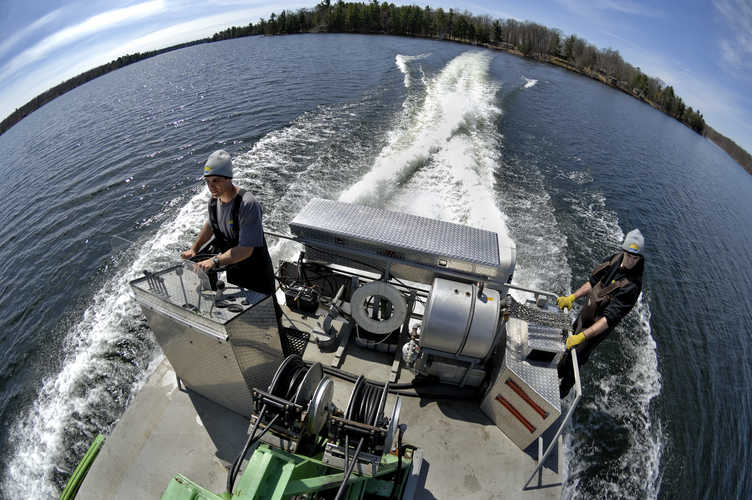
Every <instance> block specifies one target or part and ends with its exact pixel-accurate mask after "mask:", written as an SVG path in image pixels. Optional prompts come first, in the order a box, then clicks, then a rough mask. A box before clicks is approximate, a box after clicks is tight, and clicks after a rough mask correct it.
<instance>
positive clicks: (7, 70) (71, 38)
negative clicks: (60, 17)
mask: <svg viewBox="0 0 752 500" xmlns="http://www.w3.org/2000/svg"><path fill="white" fill-rule="evenodd" d="M165 11H166V5H165V2H164V0H152V1H149V2H144V3H140V4H136V5H132V6H130V7H125V8H122V9H115V10H110V11H107V12H103V13H102V14H97V15H96V16H93V17H90V18H88V19H87V20H85V21H84V22H82V23H79V24H77V25H75V26H70V27H68V28H65V29H62V30H60V31H58V32H56V33H54V34H52V35H50V36H48V37H47V38H45V39H44V40H42V41H40V42H39V43H37V44H36V45H34V46H32V47H30V48H28V49H26V50H24V51H23V52H21V53H20V54H18V55H17V56H16V57H14V58H13V59H11V60H10V61H9V62H8V63H7V64H6V65H5V66H4V67H3V68H2V71H0V80H4V79H5V78H7V77H8V76H9V75H12V74H13V73H16V72H17V71H19V70H20V69H22V68H24V67H25V66H28V65H30V64H33V63H35V62H36V61H38V60H40V59H42V58H43V57H45V56H47V55H48V54H50V53H51V52H53V51H55V50H58V49H60V48H61V47H64V46H66V45H70V44H72V43H74V42H76V41H77V40H80V39H81V38H84V37H86V36H89V35H92V34H94V33H98V32H100V31H104V30H108V29H111V28H113V27H115V26H118V25H121V24H129V23H134V22H136V21H140V20H142V19H144V18H147V17H152V16H155V15H157V14H160V13H163V12H165Z"/></svg>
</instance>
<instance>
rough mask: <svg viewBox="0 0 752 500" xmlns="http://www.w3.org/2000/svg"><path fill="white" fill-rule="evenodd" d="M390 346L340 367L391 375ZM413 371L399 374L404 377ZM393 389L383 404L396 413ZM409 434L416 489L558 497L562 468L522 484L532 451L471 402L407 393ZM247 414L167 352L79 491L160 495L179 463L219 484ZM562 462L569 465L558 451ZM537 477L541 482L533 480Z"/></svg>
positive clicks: (423, 495)
mask: <svg viewBox="0 0 752 500" xmlns="http://www.w3.org/2000/svg"><path fill="white" fill-rule="evenodd" d="M333 357H334V353H322V352H319V349H318V348H317V347H316V345H314V344H309V346H308V348H307V349H306V353H305V356H304V358H305V359H307V360H311V361H320V362H322V363H324V364H327V365H328V364H330V363H331V360H332V359H333ZM392 358H393V355H392V354H386V353H379V352H375V351H372V350H370V349H363V348H360V347H358V346H355V345H354V343H353V342H351V343H350V346H349V347H348V351H347V355H346V356H345V358H344V363H343V365H342V367H341V368H342V369H344V370H346V371H350V372H357V373H363V374H364V375H366V376H367V377H368V378H370V379H373V380H386V379H387V378H388V375H389V369H390V366H391V359H392ZM408 374H409V372H408V371H407V370H403V371H402V377H403V378H402V379H401V380H399V381H398V382H400V383H402V382H407V381H409V380H406V379H405V378H406V376H407V375H408ZM334 382H335V391H334V403H335V404H336V405H337V407H339V408H340V409H344V408H345V407H346V405H347V400H348V398H349V394H350V392H351V388H352V384H350V383H348V382H345V381H342V380H340V379H335V380H334ZM393 404H394V396H390V399H389V400H388V401H387V405H386V410H385V413H386V414H387V415H389V416H391V411H392V407H393ZM400 421H401V422H402V423H405V424H407V431H406V433H405V437H404V442H406V443H410V444H413V445H415V446H418V447H420V448H423V450H424V455H423V456H424V462H423V467H422V471H421V481H420V484H419V487H418V490H417V494H416V497H415V498H418V499H455V498H463V499H466V500H476V499H477V500H481V499H483V500H485V499H496V498H511V499H515V498H521V499H553V498H560V496H561V487H560V480H561V478H560V475H559V474H557V473H555V472H553V471H551V470H549V469H547V468H544V473H543V475H542V478H541V484H542V485H543V487H541V488H536V489H528V490H524V491H523V490H522V486H523V483H524V482H525V481H526V480H527V478H528V477H529V476H530V474H531V473H532V471H533V470H534V468H535V465H536V462H535V460H534V459H533V458H532V457H531V456H530V455H529V454H527V453H525V452H523V451H521V450H520V449H519V448H517V446H516V445H515V444H514V443H512V441H510V440H509V439H508V438H507V437H506V436H504V434H503V433H502V432H501V431H500V430H499V429H498V428H497V427H496V426H495V425H493V423H492V422H491V421H490V420H489V419H488V418H487V417H486V416H485V415H484V414H483V413H482V412H481V411H480V408H479V407H478V406H477V404H476V403H474V402H468V401H427V400H424V399H420V398H415V397H402V415H401V418H400ZM247 432H248V420H247V419H245V418H243V417H241V416H239V415H237V414H235V413H233V412H231V411H229V410H227V409H225V408H223V407H221V406H219V405H217V404H215V403H213V402H211V401H209V400H207V399H205V398H203V397H202V396H199V395H197V394H195V393H193V392H191V391H190V390H186V389H185V387H182V388H178V385H177V379H176V377H175V374H174V372H173V371H172V368H171V367H170V364H169V363H168V361H167V360H166V359H165V360H163V361H162V363H161V364H160V365H159V366H158V367H157V369H156V370H155V372H154V373H153V374H152V375H151V377H150V378H149V380H148V382H147V383H146V384H145V386H144V387H143V388H142V389H141V391H140V392H139V393H138V395H137V396H136V398H135V399H134V400H133V402H132V403H131V404H130V406H129V407H128V409H127V410H126V412H125V414H124V415H123V417H122V418H121V420H120V421H119V422H118V424H117V426H116V427H115V429H114V431H113V432H112V434H111V435H110V436H109V437H107V438H106V442H105V444H104V446H103V448H102V450H101V451H100V453H99V456H98V457H97V459H96V461H95V462H94V465H93V466H92V468H91V470H90V471H89V474H88V476H87V478H86V480H85V481H84V483H83V485H82V487H81V490H80V492H79V494H78V497H77V498H79V499H97V500H99V499H103V498H112V499H132V498H143V499H151V498H160V497H161V495H162V492H163V491H164V490H165V488H166V487H167V485H168V483H169V482H170V479H171V478H172V477H173V476H174V475H175V474H176V473H178V472H180V473H182V474H184V475H185V476H187V477H189V478H191V479H192V480H194V481H196V482H197V483H199V484H201V485H202V486H204V487H206V488H208V489H210V490H212V491H214V492H217V493H221V492H222V491H224V489H225V482H226V478H227V468H228V467H229V466H230V464H231V463H232V461H233V460H234V459H235V457H236V456H237V454H238V453H239V451H240V449H241V448H242V446H243V444H244V441H245V439H246V437H247ZM555 462H558V465H556V464H555V467H557V468H558V469H560V470H563V467H564V464H563V463H562V461H561V453H560V454H559V457H558V460H556V461H555ZM533 484H537V482H536V481H533Z"/></svg>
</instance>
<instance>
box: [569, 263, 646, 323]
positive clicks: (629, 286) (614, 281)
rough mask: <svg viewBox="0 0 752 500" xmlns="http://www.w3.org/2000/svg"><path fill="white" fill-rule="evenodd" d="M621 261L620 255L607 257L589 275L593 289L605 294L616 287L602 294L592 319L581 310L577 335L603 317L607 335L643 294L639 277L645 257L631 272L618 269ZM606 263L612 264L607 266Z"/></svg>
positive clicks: (640, 276)
mask: <svg viewBox="0 0 752 500" xmlns="http://www.w3.org/2000/svg"><path fill="white" fill-rule="evenodd" d="M612 261H613V263H612ZM621 261H622V256H621V252H619V253H617V254H613V255H610V256H609V257H607V258H605V259H604V260H603V261H602V262H601V264H600V265H598V266H597V267H596V268H595V269H594V270H593V272H592V273H591V275H590V285H591V286H592V287H593V288H595V287H596V286H597V285H598V284H600V287H601V288H602V289H606V290H607V289H608V287H609V285H610V286H611V287H612V288H614V287H615V289H613V290H612V291H611V292H609V293H607V294H605V295H606V296H605V297H603V300H602V301H601V302H600V303H599V304H598V305H597V306H596V307H595V309H594V311H593V314H592V317H590V318H588V317H587V316H588V314H587V312H588V311H586V309H587V307H584V308H583V311H582V312H581V313H580V317H578V321H582V324H581V325H577V328H576V329H577V331H581V330H584V329H585V328H587V327H589V326H591V325H592V324H593V323H595V321H597V320H598V319H600V318H602V317H605V318H606V321H607V322H608V331H607V332H604V333H606V334H607V333H610V331H611V330H613V328H614V327H615V326H616V325H617V324H619V322H620V321H621V320H622V318H624V316H626V315H627V314H628V313H629V311H631V310H632V308H633V307H634V305H635V303H636V302H637V299H638V297H639V296H640V292H641V291H642V273H643V271H644V269H645V257H643V256H640V260H639V261H638V262H637V264H636V265H635V266H634V267H633V268H632V269H624V268H622V267H620V266H621ZM608 263H612V264H611V265H608ZM620 284H621V285H620ZM619 285H620V286H619ZM601 335H603V334H601Z"/></svg>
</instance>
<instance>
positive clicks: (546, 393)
mask: <svg viewBox="0 0 752 500" xmlns="http://www.w3.org/2000/svg"><path fill="white" fill-rule="evenodd" d="M504 365H505V366H506V367H507V368H508V369H509V370H511V371H513V372H514V373H515V374H516V375H517V376H518V377H519V378H520V379H522V380H524V381H525V383H526V384H527V386H528V387H530V389H532V390H533V391H535V393H536V394H538V395H540V396H541V397H542V398H543V399H545V400H546V402H547V403H548V404H550V405H551V406H553V407H554V408H557V409H559V410H561V400H560V399H559V376H558V373H557V371H556V368H555V367H550V366H537V365H533V364H531V363H528V362H527V361H523V360H521V359H519V357H518V356H517V355H516V354H515V353H513V352H510V351H509V350H507V353H506V354H505V355H504Z"/></svg>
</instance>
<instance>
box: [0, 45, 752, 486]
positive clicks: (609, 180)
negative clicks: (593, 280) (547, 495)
mask: <svg viewBox="0 0 752 500" xmlns="http://www.w3.org/2000/svg"><path fill="white" fill-rule="evenodd" d="M218 148H224V149H226V150H228V151H229V152H230V153H231V154H233V156H234V157H235V169H236V180H237V182H238V184H240V185H241V186H243V187H246V188H248V189H250V190H251V191H252V192H254V193H255V194H256V196H257V197H258V199H259V200H260V201H261V202H262V204H263V206H264V208H265V221H264V222H265V226H266V228H267V229H268V230H273V231H279V232H286V230H287V222H289V220H290V219H291V218H292V217H293V216H294V215H295V214H296V213H297V211H298V210H299V209H300V208H302V207H303V206H304V205H305V204H306V202H307V201H308V200H309V199H310V198H311V197H313V196H318V197H325V198H332V199H340V200H344V201H353V202H358V203H363V204H368V205H372V206H377V207H385V208H389V209H395V210H403V211H407V212H410V213H414V214H418V215H424V216H430V217H436V218H440V219H443V220H447V221H452V222H460V223H466V224H470V225H473V226H477V227H483V228H487V229H491V230H494V231H497V232H499V233H502V234H506V235H509V236H510V237H511V238H513V239H514V240H515V242H516V244H517V255H518V263H517V269H516V272H515V281H516V282H517V283H519V284H522V285H527V286H531V287H536V288H543V289H548V290H553V291H556V292H560V293H568V292H569V291H571V290H574V289H576V288H577V287H579V285H580V284H581V283H582V282H583V281H584V280H585V279H586V277H587V275H588V272H589V270H590V269H591V268H592V267H593V266H594V265H595V264H596V263H597V262H598V261H599V260H600V259H601V258H602V257H604V256H606V255H608V254H610V253H611V252H613V251H614V250H615V248H616V247H617V246H618V244H619V243H620V241H621V239H622V238H623V236H624V234H625V233H626V232H628V231H629V230H631V229H633V228H634V227H639V228H640V230H641V231H642V232H643V234H644V235H645V241H646V243H645V247H646V256H647V257H646V264H647V265H646V274H645V285H644V292H643V295H642V297H641V299H640V301H639V302H638V305H637V306H636V307H635V309H634V311H633V312H632V313H631V314H630V315H629V316H628V317H627V318H625V320H624V321H623V322H622V323H621V324H620V326H619V327H618V328H617V330H616V332H615V333H614V334H613V335H612V336H611V337H610V338H609V339H607V340H606V341H605V342H603V343H602V344H601V346H600V347H599V349H598V350H597V351H596V354H595V355H594V356H592V357H591V360H590V362H589V363H588V365H586V366H585V367H584V369H583V384H584V398H583V401H582V403H581V407H580V408H579V409H578V410H577V412H576V414H575V418H574V421H573V423H572V425H571V426H570V427H569V428H568V430H567V434H566V448H567V449H566V453H567V456H568V458H569V469H568V471H567V474H566V483H565V486H564V496H565V497H572V498H591V497H594V496H597V497H603V496H609V497H612V498H621V497H628V498H646V497H647V498H655V497H662V498H674V497H689V498H697V497H716V498H742V497H749V496H750V495H752V474H750V469H752V467H751V466H750V464H752V458H751V457H750V447H749V443H750V442H752V425H751V422H750V417H751V416H752V396H751V395H752V363H750V361H749V360H750V358H751V356H752V338H751V337H752V334H751V333H750V332H751V330H752V329H751V328H750V325H752V299H751V298H750V296H749V293H748V291H749V290H750V288H752V252H750V250H749V249H750V247H752V176H750V175H749V174H747V173H746V172H744V171H743V170H742V168H741V167H739V166H738V165H737V164H735V163H734V162H733V161H732V160H731V159H730V158H729V157H728V156H727V155H726V154H725V153H723V152H722V151H721V150H720V149H718V148H717V147H715V146H714V145H713V144H711V143H710V142H708V141H707V140H705V139H703V138H702V137H700V136H699V135H697V134H695V133H694V132H692V131H691V130H689V129H688V128H686V127H685V126H683V125H681V124H679V123H678V122H676V121H675V120H672V119H670V118H668V117H666V116H664V115H663V114H661V113H659V112H657V111H655V110H653V109H652V108H650V107H648V106H646V105H644V104H642V103H640V102H638V101H637V100H635V99H632V98H630V97H628V96H626V95H624V94H622V93H620V92H618V91H615V90H614V89H611V88H608V87H605V86H603V85H600V84H598V83H596V82H594V81H592V80H589V79H586V78H583V77H580V76H577V75H573V74H570V73H567V72H566V71H564V70H561V69H559V68H555V67H551V66H548V65H543V64H538V63H535V62H531V61H528V60H524V59H520V58H517V57H514V56H511V55H508V54H504V53H499V52H494V51H489V50H484V49H477V48H473V47H470V46H465V45H459V44H454V43H448V42H447V43H445V42H436V41H430V40H418V39H405V38H394V37H382V36H356V35H352V36H348V35H304V36H288V37H269V38H264V37H258V38H244V39H236V40H228V41H224V42H220V43H214V44H208V45H199V46H195V47H189V48H186V49H182V50H179V51H175V52H171V53H168V54H164V55H161V56H159V57H155V58H152V59H148V60H145V61H141V62H139V63H137V64H134V65H131V66H128V67H126V68H123V69H121V70H118V71H115V72H113V73H110V74H108V75H105V76H103V77H101V78H98V79H96V80H94V81H92V82H89V83H87V84H86V85H83V86H82V87H79V88H77V89H75V90H74V91H72V92H70V93H68V94H66V95H64V96H62V97H60V98H58V99H56V100H55V101H53V102H51V103H49V104H47V105H46V106H44V107H43V108H41V109H40V110H38V111H36V112H35V113H33V114H32V115H31V116H29V117H27V118H26V119H24V120H23V121H22V122H20V123H19V124H17V125H16V126H14V127H13V128H12V129H11V130H9V131H8V132H6V133H5V134H4V135H2V136H0V175H1V176H2V179H3V180H2V185H1V186H0V199H2V200H3V210H2V211H1V212H0V242H2V243H0V245H1V246H0V261H1V262H3V264H4V265H3V266H2V275H1V276H2V282H1V283H0V422H2V424H0V458H1V459H0V496H1V497H3V498H11V497H18V496H25V497H29V498H55V497H56V496H57V495H58V494H59V492H60V488H61V486H62V485H63V484H64V483H65V481H66V480H67V477H68V476H69V474H70V473H71V471H72V469H73V468H74V467H75V465H76V463H77V462H78V460H79V459H80V458H81V456H82V455H83V453H84V452H85V450H86V448H87V446H88V444H89V443H90V442H91V440H92V439H93V438H94V436H95V435H96V434H97V433H98V432H104V433H107V432H109V431H110V430H111V429H112V426H113V425H114V423H115V422H116V420H117V419H118V417H119V416H120V415H121V414H122V412H123V411H124V409H125V408H126V406H127V404H128V402H129V401H130V399H131V398H132V397H133V395H134V394H135V393H136V392H137V391H138V388H139V387H140V385H141V384H142V383H143V382H144V381H145V379H146V377H147V376H148V374H149V372H150V370H151V369H152V368H153V367H154V365H155V363H156V362H158V361H159V359H160V356H161V354H160V351H159V348H158V346H157V345H156V343H155V341H154V339H153V337H152V335H151V333H150V331H149V330H148V329H147V328H146V325H145V321H144V318H143V317H142V315H141V314H140V310H139V308H138V306H137V305H136V304H135V302H134V300H133V299H132V297H131V295H130V293H129V291H128V286H127V282H128V280H130V279H133V278H134V277H136V276H137V275H139V274H140V273H141V270H143V269H156V268H159V267H161V266H163V265H165V264H167V263H169V262H171V261H172V260H174V259H175V258H176V257H177V255H178V254H179V252H180V251H181V250H182V249H184V248H186V247H187V246H188V245H189V244H190V242H191V240H192V237H193V235H194V234H195V230H196V229H197V228H198V227H199V225H200V224H201V222H202V220H203V217H204V211H205V206H206V200H207V199H208V193H207V191H206V188H205V187H204V185H203V183H202V179H201V169H202V166H203V162H204V160H205V159H206V157H207V156H208V154H209V153H211V152H212V151H213V150H215V149H218ZM113 236H121V237H124V238H126V239H127V240H130V241H131V243H126V244H124V245H121V246H116V247H115V248H112V246H111V239H112V237H113ZM270 243H271V242H270ZM281 248H282V247H281V246H279V245H277V244H276V243H272V253H273V254H274V256H275V257H276V258H279V257H280V256H281V255H280V254H281V252H282V250H280V249H281ZM407 438H408V440H409V431H408V434H407ZM176 472H177V471H176Z"/></svg>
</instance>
